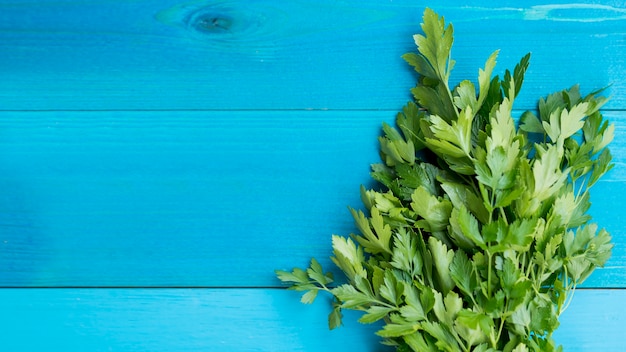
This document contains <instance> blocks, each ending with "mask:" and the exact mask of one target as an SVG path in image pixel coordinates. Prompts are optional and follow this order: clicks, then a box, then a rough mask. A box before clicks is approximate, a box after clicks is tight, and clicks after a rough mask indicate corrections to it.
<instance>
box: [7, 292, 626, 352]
mask: <svg viewBox="0 0 626 352" xmlns="http://www.w3.org/2000/svg"><path fill="white" fill-rule="evenodd" d="M625 299H626V290H580V291H578V292H576V297H575V299H574V303H572V305H571V306H570V307H569V309H568V310H567V311H566V312H565V313H564V314H563V315H562V319H561V327H560V328H559V330H558V333H557V335H556V336H555V338H556V340H557V342H558V343H560V344H562V345H563V346H564V347H565V351H568V352H587V351H606V352H618V351H622V350H623V337H624V336H625V334H626V318H625V317H626V306H625V305H624V304H622V303H623V302H624V300H625ZM598 302H602V304H598ZM325 303H328V302H323V301H322V300H320V301H318V302H315V304H313V305H302V304H300V303H299V302H298V294H297V293H296V292H292V291H285V290H276V289H175V290H172V289H152V290H145V289H144V290H140V289H132V290H129V289H125V290H124V289H123V290H119V289H114V290H112V289H82V290H81V289H1V290H0V311H2V313H3V314H2V316H1V318H0V331H1V333H0V338H1V339H2V347H3V349H5V350H7V351H44V350H45V351H94V352H97V351H124V352H135V351H152V352H157V351H168V352H169V351H285V352H287V351H290V352H291V351H363V352H389V351H392V350H391V349H389V348H386V347H385V346H382V345H380V344H379V340H378V338H377V337H376V336H375V335H374V334H373V332H374V331H376V330H377V329H378V328H379V327H377V326H366V325H360V324H358V323H356V319H358V317H359V316H360V315H359V314H358V313H352V312H346V314H345V317H344V326H343V327H342V328H340V329H339V330H333V331H328V329H327V322H326V316H327V312H328V308H329V306H328V305H327V304H325Z"/></svg>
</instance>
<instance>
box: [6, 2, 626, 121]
mask: <svg viewBox="0 0 626 352" xmlns="http://www.w3.org/2000/svg"><path fill="white" fill-rule="evenodd" d="M435 9H436V10H437V11H439V12H441V13H442V14H445V17H446V19H447V20H449V21H452V22H453V23H454V26H455V32H456V41H455V48H454V51H453V55H454V58H455V59H456V60H457V63H458V64H457V67H456V69H455V71H454V72H453V76H452V81H453V82H458V81H459V80H460V79H461V78H474V77H476V76H477V72H478V68H479V67H481V66H482V65H483V64H484V62H485V60H486V59H487V57H488V56H489V54H490V53H491V52H492V51H494V50H496V49H501V51H500V58H499V65H498V67H497V71H496V72H500V73H502V72H503V71H504V69H505V68H512V67H513V66H514V64H515V63H516V62H517V61H518V60H519V58H521V57H522V56H523V55H524V54H526V53H527V52H532V53H533V58H532V64H531V68H530V69H529V71H528V74H527V76H526V80H525V86H526V88H525V90H524V91H523V93H522V96H520V98H519V99H518V101H519V103H520V104H521V105H520V106H519V107H520V108H531V107H534V106H535V104H536V99H537V97H538V96H539V95H545V94H548V93H551V92H553V91H556V90H560V89H562V88H564V87H569V86H571V85H573V84H575V83H581V84H582V85H583V89H584V90H586V91H591V90H594V89H597V88H601V87H605V86H607V85H609V84H612V86H611V93H612V95H613V96H614V99H613V101H612V102H611V103H610V104H609V105H608V106H607V108H609V109H624V108H626V98H625V97H626V94H624V92H626V83H624V80H623V77H624V76H625V73H626V59H625V58H626V30H625V28H626V15H625V14H626V6H625V5H624V4H623V3H622V2H619V1H610V0H602V1H600V0H592V1H587V2H584V3H580V4H571V3H570V2H569V1H564V0H559V1H552V2H549V3H546V2H543V1H524V2H523V3H522V4H520V3H519V2H518V1H504V2H499V3H498V5H493V2H491V1H478V2H473V5H472V6H468V5H467V2H466V1H460V0H454V1H447V2H446V4H445V5H440V6H436V8H435ZM422 11H423V7H422V6H420V5H416V2H415V1H412V0H400V1H398V0H396V1H385V2H383V1H377V0H376V1H375V0H369V1H359V2H352V3H351V2H342V3H337V2H335V1H331V0H323V1H312V0H303V1H293V2H285V1H262V2H261V1H258V2H247V1H241V0H226V1H224V0H222V1H191V2H176V1H171V0H157V1H154V0H150V1H148V0H134V1H115V0H108V1H104V0H100V1H56V0H47V1H37V2H33V1H6V0H5V1H0V41H1V42H2V46H1V47H0V79H2V82H3V84H2V85H1V86H0V109H5V110H146V109H149V110H172V109H175V110H186V109H358V110H361V109H376V110H379V109H382V110H394V111H395V110H397V109H398V108H400V107H401V106H402V104H404V102H405V101H406V100H407V99H408V98H409V88H410V87H412V86H413V85H414V82H415V77H414V76H413V74H412V73H411V71H410V68H409V67H408V65H406V64H405V63H404V61H403V60H402V59H401V58H400V56H401V55H402V54H404V53H406V52H409V51H414V50H415V46H414V44H413V41H412V38H411V37H412V35H413V34H415V33H417V32H419V31H420V29H419V22H420V19H421V15H422Z"/></svg>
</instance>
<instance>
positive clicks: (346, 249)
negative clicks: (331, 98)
mask: <svg viewBox="0 0 626 352" xmlns="http://www.w3.org/2000/svg"><path fill="white" fill-rule="evenodd" d="M422 31H423V34H421V35H416V36H415V37H414V39H415V43H416V44H417V49H418V50H417V53H409V54H406V55H405V56H404V59H405V60H406V61H407V62H408V63H409V64H410V65H411V66H413V67H414V68H415V70H416V71H417V72H418V73H419V75H420V78H419V84H418V85H417V86H416V87H415V88H413V89H412V93H413V95H414V98H415V102H409V103H408V104H407V105H406V106H405V107H404V108H403V110H402V112H400V113H399V114H398V116H397V120H396V125H397V128H394V127H392V126H389V125H387V124H383V132H384V135H383V136H381V137H380V139H379V142H380V154H381V158H382V160H383V163H380V164H375V165H373V166H372V177H373V178H374V179H375V180H377V181H378V182H380V183H381V184H382V185H383V186H384V187H383V190H367V189H365V188H364V187H361V198H362V201H363V204H364V206H365V208H366V210H367V214H366V213H364V212H362V211H357V210H354V209H352V210H351V212H352V215H353V217H354V219H355V223H356V226H357V228H358V229H359V232H360V234H352V235H351V236H350V237H342V236H337V235H333V236H332V246H333V256H332V261H333V262H334V263H335V264H336V265H337V266H338V267H339V268H340V269H341V271H343V273H344V274H345V276H346V281H347V283H344V284H341V285H339V286H336V287H333V286H331V285H332V284H333V276H332V274H330V273H327V272H324V271H323V269H322V267H321V265H320V264H319V263H318V262H317V261H316V260H315V259H313V260H312V261H311V265H310V266H309V267H308V268H307V269H305V270H303V269H298V268H296V269H294V270H293V271H291V272H287V271H281V270H277V271H276V273H277V275H278V278H279V279H280V280H282V281H283V282H286V283H288V284H290V285H291V286H290V288H291V289H294V290H299V291H304V292H305V293H304V295H303V296H302V302H303V303H311V302H313V301H314V299H315V298H316V296H317V294H318V292H319V291H325V292H328V293H330V294H331V295H332V296H334V298H335V301H334V305H333V309H332V312H331V314H330V316H329V326H330V328H336V327H338V326H340V325H341V318H342V316H341V310H342V309H354V310H360V311H363V312H364V314H363V316H362V317H361V318H360V319H359V321H360V322H361V323H365V324H368V323H373V322H376V321H379V320H382V321H383V322H384V325H383V328H382V329H381V330H380V331H378V332H377V334H378V335H380V336H381V337H383V338H384V343H386V344H389V345H392V346H396V347H397V349H398V350H399V351H409V350H413V351H451V352H452V351H515V352H522V351H555V350H561V347H560V346H559V347H557V345H556V343H555V341H554V340H553V338H552V334H553V332H554V331H555V329H556V328H557V327H558V325H559V322H558V318H559V316H560V314H561V313H562V312H563V311H564V310H565V309H566V308H567V306H568V305H569V304H570V302H571V299H572V297H573V292H574V290H575V288H576V286H577V285H579V284H580V283H582V282H583V281H584V280H585V279H586V278H587V277H588V276H589V275H590V274H591V273H592V271H593V270H594V269H595V268H596V267H600V266H603V265H604V264H605V263H606V261H607V260H608V259H609V257H610V255H611V249H612V246H613V245H612V244H611V237H610V236H609V234H608V232H607V231H605V230H603V229H598V226H597V225H596V224H593V223H589V221H590V219H591V218H590V216H589V215H588V214H587V210H588V209H589V207H590V197H589V189H590V188H591V187H592V186H593V185H594V184H595V183H597V182H598V180H599V179H600V178H601V177H602V176H603V175H604V174H605V173H606V172H608V171H609V170H610V169H611V167H612V166H613V165H612V164H611V154H610V152H609V149H607V145H608V144H609V143H610V142H611V140H612V139H613V135H614V126H613V125H610V124H609V123H608V122H607V121H605V120H604V118H603V116H602V113H601V112H600V110H599V109H600V108H601V107H602V105H604V104H605V103H606V101H607V99H606V98H604V97H601V96H599V95H598V94H599V92H594V93H591V94H589V95H587V96H584V97H583V96H582V95H581V94H580V91H579V88H578V86H574V87H572V88H570V89H567V90H564V91H562V92H558V93H554V94H552V95H549V96H547V97H546V98H542V99H540V100H539V104H538V113H536V112H532V111H526V112H525V113H523V114H522V115H521V117H520V119H519V126H517V127H516V123H515V120H514V118H513V117H512V111H513V103H514V102H515V99H516V97H517V96H518V94H519V92H520V89H521V87H522V82H523V79H524V74H525V72H526V70H527V68H528V65H529V60H530V55H526V56H524V57H523V58H522V59H521V61H520V62H519V64H517V66H516V67H515V69H514V70H513V72H510V71H508V70H507V71H506V72H505V74H504V76H503V79H500V78H499V77H498V76H495V77H493V78H492V74H493V70H494V68H495V66H496V58H497V56H498V52H497V51H496V52H494V53H493V54H492V55H491V56H490V57H489V58H488V59H487V62H486V63H485V67H484V68H483V69H480V70H479V73H478V85H477V86H476V85H475V84H474V83H472V82H471V81H469V80H464V81H462V82H461V83H460V84H458V85H457V86H456V87H454V88H453V89H451V88H450V85H449V78H450V72H451V70H452V68H453V67H454V63H455V62H454V60H452V59H451V56H450V53H451V48H452V42H453V27H452V25H446V24H445V22H444V19H443V18H442V17H439V16H438V15H437V14H436V13H435V12H434V11H432V10H430V9H426V11H425V12H424V16H423V23H422Z"/></svg>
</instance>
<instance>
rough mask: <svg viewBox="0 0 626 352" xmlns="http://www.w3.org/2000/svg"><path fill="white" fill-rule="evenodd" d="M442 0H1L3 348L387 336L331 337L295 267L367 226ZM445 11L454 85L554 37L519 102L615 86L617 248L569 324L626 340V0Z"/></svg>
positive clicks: (301, 342)
mask: <svg viewBox="0 0 626 352" xmlns="http://www.w3.org/2000/svg"><path fill="white" fill-rule="evenodd" d="M431 5H433V4H431ZM422 6H423V4H416V3H415V2H414V1H408V0H406V1H405V0H402V1H397V0H394V1H378V0H376V1H374V0H371V1H360V2H335V1H328V0H323V1H293V2H283V1H263V2H248V1H238V0H227V1H190V2H176V1H169V0H167V1H166V0H156V1H148V0H132V1H114V0H98V1H88V2H86V1H56V0H47V1H17V0H14V1H2V0H0V42H1V43H2V45H0V79H1V81H0V82H2V84H0V189H2V192H0V287H3V288H1V289H0V316H1V317H2V318H0V351H4V350H7V351H43V350H48V351H198V350H201V351H352V350H355V351H376V352H378V351H381V352H382V351H385V349H384V348H383V347H382V346H380V345H379V344H378V342H377V339H376V337H375V336H373V334H372V332H373V331H375V330H376V327H372V326H362V325H359V324H357V323H356V322H355V320H356V319H357V318H358V314H348V315H347V317H346V326H345V327H344V328H343V329H340V330H338V331H333V332H329V331H327V329H326V315H327V305H326V304H324V302H317V304H315V305H312V306H304V305H301V304H300V303H299V302H298V295H297V293H294V292H290V291H285V290H283V289H281V288H280V287H281V286H280V284H279V283H278V281H277V279H276V278H275V276H274V273H273V270H274V269H277V268H280V269H289V268H291V267H293V266H298V265H299V266H304V265H305V264H306V263H307V262H308V260H309V259H310V257H313V256H315V257H317V258H318V259H320V261H321V262H322V264H324V265H325V266H326V267H328V268H330V267H331V266H330V261H329V260H328V255H329V254H330V235H331V234H333V233H337V234H344V235H345V234H348V233H350V232H352V231H354V226H353V224H352V220H351V218H350V216H349V212H348V210H347V207H348V206H359V204H360V200H359V193H358V189H359V186H360V185H361V184H366V185H372V181H371V180H370V178H369V165H370V164H371V163H376V162H378V155H377V142H376V137H377V136H378V134H379V131H380V124H381V122H382V121H386V122H389V123H391V122H392V121H393V119H394V117H395V114H396V112H397V110H398V109H399V108H400V107H401V106H402V105H403V104H404V103H405V102H406V101H407V100H408V99H410V94H409V88H410V87H411V86H413V85H414V84H415V76H414V74H413V73H412V72H411V70H410V68H409V67H408V66H407V65H406V64H405V63H404V62H403V61H402V60H401V59H400V55H402V54H404V53H405V52H407V51H412V50H414V44H413V42H412V39H411V36H412V35H413V34H414V33H416V32H417V31H419V27H418V23H419V20H420V17H421V14H422V10H423V7H422ZM435 10H437V11H438V12H439V13H440V14H442V15H444V16H445V17H446V20H448V21H452V22H453V23H454V28H455V37H456V39H455V46H454V49H453V55H454V58H455V59H456V60H457V66H456V68H455V70H454V71H453V75H452V81H454V82H457V81H458V80H460V79H461V78H467V77H469V78H474V77H476V75H477V71H478V67H481V66H482V65H483V64H484V61H485V60H486V58H487V57H488V55H489V54H490V53H491V52H492V51H493V50H495V49H500V55H499V59H498V66H497V67H496V72H498V73H501V72H503V70H504V69H505V68H512V67H513V65H514V64H515V63H516V62H517V60H519V58H520V57H521V56H522V55H524V54H525V53H526V52H529V51H531V52H532V53H533V56H532V59H531V66H530V69H529V71H528V72H527V74H526V79H525V81H524V89H523V90H522V94H521V96H520V97H519V98H518V100H517V108H518V109H530V108H534V106H535V104H536V100H537V99H538V98H539V97H540V96H545V95H546V94H548V93H551V92H553V91H555V90H561V89H563V88H566V87H569V86H571V85H573V84H575V83H580V84H581V87H582V90H583V92H589V91H591V90H594V89H597V88H601V87H605V86H607V85H611V86H610V88H609V89H608V91H607V93H608V94H610V95H611V96H612V100H611V102H610V103H609V104H608V105H607V106H606V107H605V108H606V109H605V110H606V116H607V117H608V118H609V119H610V120H611V121H612V122H614V123H615V125H616V139H615V141H614V143H613V144H612V147H611V148H612V152H613V155H614V161H615V163H616V166H615V168H614V170H613V171H612V172H611V173H610V174H609V175H608V176H607V177H606V178H605V179H604V180H603V181H602V182H600V183H599V184H598V185H597V186H596V187H595V188H594V189H593V190H592V202H593V206H592V208H591V214H592V215H593V216H594V220H595V221H597V222H598V223H599V224H600V226H602V227H606V228H607V229H608V230H609V231H610V232H611V234H612V235H613V237H614V242H615V249H614V253H613V257H612V258H611V260H610V261H609V263H608V264H607V266H606V268H604V269H602V270H598V271H597V272H596V273H594V274H593V276H592V277H591V278H590V279H589V280H588V281H587V282H586V283H585V287H586V288H585V289H581V290H578V291H577V292H576V296H575V299H574V302H573V303H572V305H571V306H570V308H569V309H568V310H567V311H566V313H565V314H564V315H563V317H562V326H561V328H560V330H559V331H558V335H557V339H558V341H559V342H560V343H562V344H564V346H565V347H566V351H621V350H622V349H623V347H622V346H623V345H624V342H623V341H624V336H626V330H625V329H624V326H626V324H625V321H624V319H625V318H624V317H625V316H626V311H625V310H624V309H625V308H624V305H623V304H622V302H623V301H624V299H625V298H626V297H624V295H625V292H626V269H625V268H626V239H625V238H626V237H625V230H624V226H623V224H622V223H623V222H622V209H624V195H625V194H626V139H625V136H626V115H625V114H626V79H625V77H626V59H625V58H626V5H625V4H623V3H622V2H620V1H608V0H604V1H598V0H594V1H585V2H579V3H571V2H570V1H567V0H555V1H549V2H548V1H535V0H533V1H522V2H519V1H503V2H499V3H498V4H497V5H494V4H493V2H491V1H478V2H473V3H472V4H471V5H468V4H467V2H463V1H457V0H454V1H448V2H446V3H445V4H444V5H441V6H438V7H435ZM519 112H521V110H519ZM122 287H123V288H122ZM155 287H159V288H155ZM614 288H616V289H614Z"/></svg>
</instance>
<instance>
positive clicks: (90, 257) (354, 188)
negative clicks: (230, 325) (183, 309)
mask: <svg viewBox="0 0 626 352" xmlns="http://www.w3.org/2000/svg"><path fill="white" fill-rule="evenodd" d="M607 117H608V118H610V119H611V120H612V121H613V122H615V124H616V125H617V128H616V134H617V137H616V140H615V142H614V144H613V152H614V155H615V162H616V167H615V169H614V170H613V171H612V172H611V173H610V174H609V175H608V176H607V177H606V180H605V181H603V182H601V183H600V184H598V185H597V186H596V188H595V189H593V190H592V191H593V192H592V201H593V206H592V209H591V212H592V215H593V216H594V217H595V220H596V221H597V222H598V223H599V224H600V225H601V226H603V227H606V228H607V229H608V230H609V231H610V232H611V233H612V234H613V236H614V241H615V243H616V247H615V251H614V255H613V258H612V259H611V261H610V262H609V264H608V265H607V268H605V269H603V270H601V271H598V272H596V273H595V274H594V276H593V277H592V278H590V280H589V281H588V283H587V285H588V287H625V286H626V271H625V270H624V267H625V266H626V236H624V231H625V229H624V226H623V225H622V223H621V211H622V209H624V197H623V195H624V194H626V169H625V167H626V149H625V148H626V144H625V141H626V139H625V138H623V136H624V134H625V133H626V115H625V113H624V112H610V113H607ZM393 118H394V116H393V114H390V113H388V112H384V111H382V112H374V111H372V112H363V111H325V112H323V111H283V112H275V111H272V112H258V111H257V112H253V111H239V112H219V111H216V112H111V111H109V112H4V113H0V188H1V189H2V190H3V191H2V197H0V226H2V231H0V285H1V286H15V287H24V286H39V287H41V286H213V287H215V286H220V287H221V286H246V287H249V286H256V287H259V286H262V287H267V286H278V285H279V283H278V281H277V280H276V278H275V277H274V274H273V270H274V269H277V268H278V269H290V268H291V267H293V266H304V265H306V264H307V263H308V261H309V260H310V258H311V257H312V256H315V257H317V258H318V259H320V260H321V262H322V263H323V264H324V265H325V266H326V267H327V268H331V267H332V266H331V264H330V261H329V260H328V256H329V254H330V235H331V234H333V233H336V234H342V235H347V234H349V233H350V232H353V231H355V229H354V225H353V223H352V219H351V217H350V215H349V212H348V210H347V208H346V207H347V206H353V207H358V206H359V205H360V199H359V185H361V184H365V185H367V186H372V185H373V182H372V180H371V179H370V177H369V164H371V163H376V162H378V161H379V158H378V155H377V153H378V152H377V142H376V137H377V135H378V134H379V130H380V127H379V126H380V124H381V121H383V120H385V121H387V122H389V123H392V121H393Z"/></svg>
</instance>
